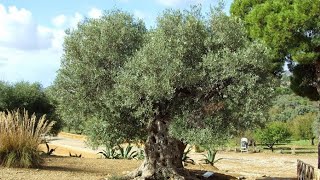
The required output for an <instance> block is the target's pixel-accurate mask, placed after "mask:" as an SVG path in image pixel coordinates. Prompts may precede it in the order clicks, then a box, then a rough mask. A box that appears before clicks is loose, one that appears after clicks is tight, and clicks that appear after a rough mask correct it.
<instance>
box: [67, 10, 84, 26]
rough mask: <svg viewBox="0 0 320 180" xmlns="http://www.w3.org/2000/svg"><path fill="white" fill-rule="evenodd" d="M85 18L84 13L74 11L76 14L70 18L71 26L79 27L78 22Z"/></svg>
mask: <svg viewBox="0 0 320 180" xmlns="http://www.w3.org/2000/svg"><path fill="white" fill-rule="evenodd" d="M83 18H84V17H83V15H82V14H80V13H78V12H76V13H74V15H73V16H72V17H71V18H70V26H71V27H77V25H78V23H79V22H80V21H82V20H83Z"/></svg>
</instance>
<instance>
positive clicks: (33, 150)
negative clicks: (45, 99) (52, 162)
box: [0, 110, 54, 168]
mask: <svg viewBox="0 0 320 180" xmlns="http://www.w3.org/2000/svg"><path fill="white" fill-rule="evenodd" d="M53 124H54V122H48V121H47V120H46V118H45V116H42V117H41V118H40V119H39V120H38V119H37V117H36V116H35V115H32V116H30V117H29V115H28V112H27V111H23V114H21V113H20V112H19V110H17V111H12V112H10V111H8V112H0V164H1V165H3V166H6V167H25V168H29V167H39V166H40V165H41V163H42V159H41V157H40V155H39V152H38V150H37V148H38V146H39V144H40V143H41V141H42V137H43V135H45V134H47V133H48V132H49V131H50V129H51V128H52V126H53Z"/></svg>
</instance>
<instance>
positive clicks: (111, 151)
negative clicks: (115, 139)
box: [98, 148, 120, 159]
mask: <svg viewBox="0 0 320 180" xmlns="http://www.w3.org/2000/svg"><path fill="white" fill-rule="evenodd" d="M98 154H102V155H103V156H104V158H106V159H119V156H120V154H119V153H118V152H117V151H116V149H115V148H106V149H105V150H102V151H101V152H98Z"/></svg>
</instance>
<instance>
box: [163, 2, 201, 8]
mask: <svg viewBox="0 0 320 180" xmlns="http://www.w3.org/2000/svg"><path fill="white" fill-rule="evenodd" d="M204 1H205V0H157V2H158V3H160V4H162V5H164V6H169V7H177V6H181V5H191V4H202V3H203V2H204Z"/></svg>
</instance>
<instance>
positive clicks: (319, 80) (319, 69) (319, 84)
mask: <svg viewBox="0 0 320 180" xmlns="http://www.w3.org/2000/svg"><path fill="white" fill-rule="evenodd" d="M315 67H316V88H317V92H318V96H319V95H320V60H317V61H316V62H315ZM318 106H319V111H318V113H320V103H319V104H318ZM318 138H319V143H318V169H320V136H319V137H318Z"/></svg>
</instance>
